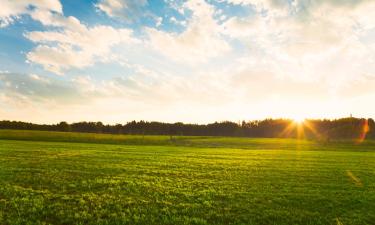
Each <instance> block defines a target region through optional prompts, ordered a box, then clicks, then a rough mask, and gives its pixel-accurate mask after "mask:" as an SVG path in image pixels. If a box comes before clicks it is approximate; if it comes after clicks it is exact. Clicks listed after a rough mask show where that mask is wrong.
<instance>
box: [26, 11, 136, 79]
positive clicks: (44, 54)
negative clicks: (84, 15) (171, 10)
mask: <svg viewBox="0 0 375 225" xmlns="http://www.w3.org/2000/svg"><path fill="white" fill-rule="evenodd" d="M60 22H61V23H56V22H55V21H53V22H51V24H55V25H58V26H61V27H62V28H63V30H62V31H33V32H29V33H26V37H27V38H28V39H29V40H31V41H33V42H35V43H38V46H37V47H36V48H35V49H33V50H32V51H31V52H29V53H28V54H27V59H28V60H29V61H30V62H32V63H37V64H40V65H42V66H43V67H44V69H46V70H48V71H51V72H54V73H56V74H63V72H64V71H65V70H68V69H70V68H84V67H87V66H90V65H93V64H94V63H95V62H100V61H106V60H108V59H109V58H110V57H111V48H112V47H113V46H115V45H117V44H120V43H135V42H136V40H135V39H134V38H132V31H131V30H128V29H114V28H112V27H110V26H95V27H86V26H85V25H83V24H81V23H80V22H79V21H78V20H77V19H75V18H74V17H69V18H61V21H60Z"/></svg>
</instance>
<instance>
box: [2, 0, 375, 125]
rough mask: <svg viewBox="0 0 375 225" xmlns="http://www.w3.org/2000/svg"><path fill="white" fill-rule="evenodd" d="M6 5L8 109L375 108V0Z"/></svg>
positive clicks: (43, 113) (30, 112)
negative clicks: (374, 101) (374, 103)
mask: <svg viewBox="0 0 375 225" xmlns="http://www.w3.org/2000/svg"><path fill="white" fill-rule="evenodd" d="M0 4H1V5H2V7H1V8H0V106H1V107H0V119H9V120H23V121H31V122H38V123H55V122H59V121H63V120H64V121H69V122H75V121H83V120H91V121H99V120H100V121H103V122H106V123H117V122H125V121H129V120H133V119H135V120H141V119H143V120H158V121H167V122H176V121H182V122H197V123H206V122H212V121H221V120H233V121H238V120H250V119H262V118H268V117H288V118H301V117H303V118H304V117H309V118H321V117H328V118H336V117H343V116H348V115H350V114H353V115H355V116H358V117H375V106H373V105H372V104H369V102H372V101H373V100H374V99H375V91H374V90H373V87H375V63H374V62H375V15H374V14H373V11H374V10H375V2H374V1H366V0H356V1H354V0H348V1H336V0H326V1H323V0H313V1H310V0H210V1H209V0H206V1H205V0H189V1H182V0H181V1H173V0H155V1H149V0H138V1H135V0H95V1H89V0H87V1H75V0H44V1H41V0H30V1H24V0H0Z"/></svg>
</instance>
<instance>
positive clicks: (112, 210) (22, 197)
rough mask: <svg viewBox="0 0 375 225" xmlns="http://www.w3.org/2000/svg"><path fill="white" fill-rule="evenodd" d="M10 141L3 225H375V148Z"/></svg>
mask: <svg viewBox="0 0 375 225" xmlns="http://www.w3.org/2000/svg"><path fill="white" fill-rule="evenodd" d="M0 139H3V140H0V224H2V225H3V224H4V225H5V224H264V225H269V224H314V225H315V224H335V225H336V224H344V225H348V224H358V225H359V224H369V225H373V224H374V221H375V151H373V150H374V149H375V147H374V145H375V144H374V143H372V142H366V143H363V144H353V143H349V142H337V143H328V144H327V143H325V144H322V143H315V142H311V141H302V140H290V139H289V140H288V139H247V138H210V137H200V138H197V137H178V138H177V140H176V139H175V140H170V138H169V137H157V136H152V137H149V136H146V137H140V136H116V135H95V134H73V133H58V132H30V131H1V132H0ZM5 139H6V140H5ZM15 139H18V140H15ZM25 140H27V141H25ZM31 140H32V141H31ZM37 140H39V141H37ZM73 142H75V143H73ZM85 142H91V143H85Z"/></svg>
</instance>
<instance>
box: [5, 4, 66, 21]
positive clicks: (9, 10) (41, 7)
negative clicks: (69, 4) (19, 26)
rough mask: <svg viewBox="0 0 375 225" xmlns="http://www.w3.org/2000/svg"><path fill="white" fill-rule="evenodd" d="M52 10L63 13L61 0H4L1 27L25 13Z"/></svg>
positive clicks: (43, 12)
mask: <svg viewBox="0 0 375 225" xmlns="http://www.w3.org/2000/svg"><path fill="white" fill-rule="evenodd" d="M31 6H32V7H31ZM50 11H53V12H56V13H60V14H62V5H61V3H60V1H59V0H2V1H1V7H0V27H4V26H8V25H9V24H10V23H12V22H14V20H15V19H17V18H19V17H20V16H21V15H23V14H29V13H36V14H40V15H42V14H46V13H50Z"/></svg>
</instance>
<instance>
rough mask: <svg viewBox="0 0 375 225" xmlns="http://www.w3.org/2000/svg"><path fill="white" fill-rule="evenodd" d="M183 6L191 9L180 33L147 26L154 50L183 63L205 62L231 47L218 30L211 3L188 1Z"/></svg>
mask: <svg viewBox="0 0 375 225" xmlns="http://www.w3.org/2000/svg"><path fill="white" fill-rule="evenodd" d="M183 7H184V8H185V9H187V10H190V11H191V12H192V17H191V18H190V19H189V20H188V24H187V27H186V29H185V30H184V31H183V32H182V33H178V34H177V33H169V32H165V31H160V30H157V29H154V28H147V29H146V31H147V34H148V36H149V39H150V44H151V45H152V47H153V48H154V49H156V50H157V51H158V52H160V53H161V54H164V55H166V56H167V57H169V58H170V59H172V60H177V61H183V62H204V61H207V60H208V59H209V58H212V57H216V56H219V55H221V54H223V53H225V52H228V51H229V50H230V46H229V44H228V43H227V42H226V41H225V40H223V38H222V37H221V35H220V33H219V32H218V31H219V30H218V29H219V26H218V24H217V22H216V21H215V20H214V18H213V15H214V13H215V8H214V7H213V6H212V5H210V4H208V3H207V2H206V1H204V0H191V1H188V2H186V3H185V4H184V5H183Z"/></svg>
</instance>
